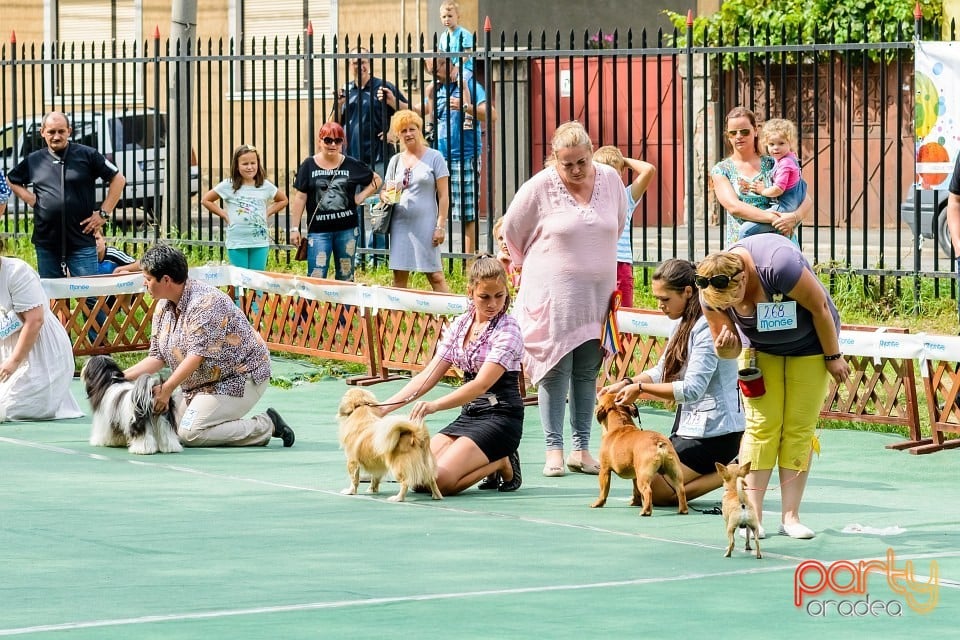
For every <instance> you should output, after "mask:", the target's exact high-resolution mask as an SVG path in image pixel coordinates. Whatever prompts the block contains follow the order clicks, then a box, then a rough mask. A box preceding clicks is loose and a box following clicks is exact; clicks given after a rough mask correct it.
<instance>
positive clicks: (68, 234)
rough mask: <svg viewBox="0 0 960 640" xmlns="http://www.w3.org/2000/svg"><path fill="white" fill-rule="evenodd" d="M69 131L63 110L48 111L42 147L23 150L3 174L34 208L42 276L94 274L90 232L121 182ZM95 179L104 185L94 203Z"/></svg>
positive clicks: (115, 171) (115, 199)
mask: <svg viewBox="0 0 960 640" xmlns="http://www.w3.org/2000/svg"><path fill="white" fill-rule="evenodd" d="M72 133H73V129H71V128H70V122H69V120H68V119H67V116H66V115H65V114H63V113H61V112H59V111H52V112H50V113H48V114H47V115H46V116H44V118H43V122H42V125H41V129H40V135H41V136H42V137H43V139H44V141H46V143H47V147H46V148H45V149H39V150H37V151H34V152H33V153H31V154H30V155H28V156H27V157H26V158H24V159H23V160H22V161H21V162H20V164H18V165H17V166H16V167H14V168H13V170H12V171H10V173H9V174H8V175H7V180H8V181H9V183H10V188H11V189H12V190H13V192H14V193H15V194H16V195H17V197H18V198H20V199H21V200H23V201H24V202H25V203H27V204H28V205H29V206H31V207H33V220H34V224H33V237H32V240H33V244H34V246H35V247H36V248H37V271H38V272H39V273H40V277H41V278H62V277H64V276H66V275H68V274H69V275H71V276H92V275H96V274H97V246H96V240H95V239H94V234H95V233H96V232H97V231H99V230H100V229H102V228H103V226H104V225H105V224H106V222H107V218H108V217H109V216H110V213H111V212H112V211H113V209H114V207H116V206H117V202H119V200H120V196H121V195H123V187H124V185H125V184H126V180H125V179H124V177H123V175H122V174H121V173H120V171H119V169H117V167H116V166H115V165H114V164H113V163H112V162H110V161H109V160H107V159H106V158H104V157H103V155H102V154H101V153H100V152H99V151H97V150H96V149H92V148H90V147H87V146H84V145H82V144H78V143H71V142H70V136H71V134H72ZM97 178H100V179H101V180H103V182H104V183H105V184H107V185H108V188H107V195H106V197H105V198H104V199H103V202H102V203H100V204H99V205H98V204H97V194H96V182H97ZM27 185H32V190H30V189H28V188H27Z"/></svg>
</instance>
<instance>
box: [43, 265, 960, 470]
mask: <svg viewBox="0 0 960 640" xmlns="http://www.w3.org/2000/svg"><path fill="white" fill-rule="evenodd" d="M191 275H192V277H200V278H202V279H203V280H204V281H206V282H208V283H210V284H214V285H216V286H220V287H223V288H224V289H225V290H226V291H228V292H229V294H230V295H233V296H235V298H236V299H238V302H239V304H240V306H241V308H242V309H243V310H244V312H245V313H246V314H247V317H248V318H249V319H250V321H251V323H252V324H253V325H254V326H255V327H257V329H258V331H259V332H260V335H261V336H263V338H264V340H265V341H266V342H267V344H268V346H269V347H270V349H271V350H273V351H276V352H281V353H283V352H286V353H298V354H303V355H308V356H314V357H318V358H326V359H331V360H339V361H344V362H352V363H358V364H362V365H364V366H365V367H366V369H367V371H366V373H365V374H364V375H361V376H357V377H355V378H352V379H351V380H349V381H348V382H350V383H351V384H362V385H366V384H374V383H377V382H382V381H386V380H391V379H396V377H397V376H396V375H395V374H396V373H397V372H407V373H411V374H412V373H416V372H419V371H421V370H422V369H423V368H424V367H425V366H426V365H427V364H428V363H429V361H430V359H431V358H432V357H433V354H434V353H435V351H436V347H437V343H438V342H439V340H440V337H441V335H442V332H443V330H444V329H445V328H446V327H447V325H448V324H449V322H450V320H451V318H452V317H453V316H455V315H457V314H459V313H462V312H463V311H464V310H465V308H466V300H465V299H464V298H463V297H462V296H452V295H449V294H433V293H429V292H424V291H409V290H398V289H391V288H388V287H369V286H365V285H357V284H353V283H344V282H336V281H331V280H321V279H318V278H305V277H299V276H290V275H287V274H273V273H260V272H252V271H248V270H244V269H239V270H238V269H235V268H233V267H229V266H222V267H203V268H199V269H196V270H192V272H191ZM134 277H137V276H134ZM48 282H49V281H45V286H46V285H47V283H48ZM57 282H59V283H60V284H58V285H56V287H57V290H58V291H59V292H60V295H51V307H52V309H53V311H54V313H55V314H56V315H57V316H58V318H59V319H60V321H61V322H62V323H63V325H64V326H65V327H66V328H67V331H68V333H69V335H70V338H71V340H72V341H73V344H74V353H75V354H76V355H92V354H97V353H117V352H123V351H143V350H146V349H147V348H148V347H149V338H150V320H151V317H152V314H153V307H154V305H153V303H152V302H148V299H147V298H146V297H145V296H143V295H142V294H141V293H140V291H142V288H141V289H131V288H129V283H127V285H126V288H125V289H117V290H111V291H109V292H108V293H106V294H105V293H104V292H103V291H96V292H91V291H87V289H90V286H88V285H87V284H86V282H90V280H86V282H84V283H82V284H81V283H80V279H76V280H73V281H72V282H73V284H71V283H70V282H65V281H57ZM141 286H142V283H141ZM94 288H97V287H94ZM74 289H76V292H74ZM99 289H103V287H99ZM131 290H136V291H137V293H132V294H131V293H129V291H131ZM66 292H69V293H66ZM91 293H99V295H91ZM81 294H82V295H83V296H84V297H79V296H80V295H81ZM87 296H90V297H91V298H93V299H95V300H96V302H95V303H94V305H93V307H92V308H88V306H87V305H88V303H87V302H86V300H87ZM618 318H619V321H620V328H621V339H622V343H623V347H624V350H623V352H622V353H620V354H619V355H617V356H615V357H614V358H611V359H610V360H608V361H606V362H605V363H604V364H603V366H602V369H601V371H600V376H599V378H598V386H602V385H605V384H609V383H610V382H613V381H615V380H618V379H621V378H622V377H624V376H628V375H629V376H635V375H636V374H638V373H640V372H641V371H643V370H645V369H647V368H649V367H651V366H652V365H653V364H654V363H656V361H657V360H658V359H659V358H660V357H661V355H662V352H663V348H664V346H665V344H666V340H667V337H666V336H667V335H668V334H669V330H668V325H667V324H665V318H664V316H663V315H662V314H660V313H658V312H655V311H643V310H637V309H621V310H620V314H619V315H618ZM841 348H842V349H843V350H844V352H845V353H846V354H847V361H848V363H849V364H850V367H851V370H852V373H851V376H850V378H849V379H848V380H847V381H846V382H844V383H843V384H841V385H837V384H835V383H831V385H830V388H829V393H828V395H827V398H826V400H825V402H824V406H823V409H822V411H821V414H820V415H821V417H822V418H825V419H836V420H846V421H852V422H868V423H875V424H887V425H896V426H902V427H905V428H906V429H907V431H908V434H909V435H908V440H906V441H904V442H900V443H896V444H892V445H889V447H888V448H894V449H905V450H908V451H910V452H911V453H930V452H932V451H939V450H941V449H946V448H953V447H958V446H960V440H958V439H952V440H947V439H946V437H945V434H947V433H960V407H958V397H960V364H958V361H960V357H956V358H952V357H948V356H949V355H952V353H953V352H954V351H955V352H957V353H960V338H943V339H942V340H941V339H937V340H935V341H931V339H930V338H923V337H921V336H912V335H909V334H908V333H907V332H906V331H905V330H902V329H890V328H883V329H879V328H875V327H859V326H844V327H843V331H842V333H841ZM946 351H950V352H951V353H950V354H947V353H945V352H946ZM930 353H933V354H934V356H930V355H929V354H930ZM924 358H927V359H926V360H924ZM915 359H921V360H923V362H924V364H923V366H924V367H925V369H924V372H925V374H926V375H925V376H924V391H925V395H926V397H927V409H928V412H929V414H930V422H931V427H932V431H933V434H932V437H931V438H924V437H922V435H921V432H920V418H919V409H918V401H917V387H916V376H915V365H914V360H915ZM521 392H522V393H524V395H525V396H526V400H527V402H528V403H530V402H535V401H536V398H535V396H529V395H527V394H526V389H525V388H522V389H521Z"/></svg>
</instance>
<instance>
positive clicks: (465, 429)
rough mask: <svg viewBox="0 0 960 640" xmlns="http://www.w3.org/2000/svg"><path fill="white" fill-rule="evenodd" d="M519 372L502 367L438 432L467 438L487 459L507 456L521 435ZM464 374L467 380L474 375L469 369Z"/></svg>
mask: <svg viewBox="0 0 960 640" xmlns="http://www.w3.org/2000/svg"><path fill="white" fill-rule="evenodd" d="M518 373H519V372H517V371H505V372H504V373H503V375H502V376H500V379H499V380H497V382H496V383H494V385H493V386H492V387H490V390H489V391H488V392H487V393H486V394H484V395H482V396H480V397H479V398H477V399H476V400H474V401H472V402H470V403H468V404H466V405H464V406H463V407H462V408H461V409H460V415H459V416H457V419H456V420H454V421H453V422H451V423H450V424H449V425H447V426H446V427H445V428H444V429H442V430H441V431H440V433H442V434H444V435H446V436H450V437H454V438H469V439H470V440H472V441H473V442H474V443H476V445H477V446H478V447H480V450H481V451H483V453H484V455H485V456H487V461H488V462H493V461H494V460H499V459H501V458H506V457H507V456H509V455H510V454H511V453H513V452H514V451H516V450H517V447H519V446H520V438H521V437H522V436H523V413H524V412H523V401H522V399H521V398H520V387H519V384H518V380H519V375H518ZM466 377H467V381H468V382H469V381H470V380H472V379H473V375H471V374H469V373H467V374H466ZM491 398H495V401H491Z"/></svg>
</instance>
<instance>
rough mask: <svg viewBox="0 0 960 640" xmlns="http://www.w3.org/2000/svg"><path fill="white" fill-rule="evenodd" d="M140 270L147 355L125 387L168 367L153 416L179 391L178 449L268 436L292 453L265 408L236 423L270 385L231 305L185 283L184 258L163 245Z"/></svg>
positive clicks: (259, 342)
mask: <svg viewBox="0 0 960 640" xmlns="http://www.w3.org/2000/svg"><path fill="white" fill-rule="evenodd" d="M140 264H141V266H142V267H143V280H144V284H145V285H146V287H147V291H149V292H150V295H151V296H153V298H154V299H156V300H157V307H156V310H155V311H154V314H153V325H152V329H151V335H150V354H149V355H148V356H147V357H146V358H144V359H143V360H141V361H140V362H138V363H137V364H135V365H133V366H132V367H130V368H129V369H127V370H126V371H124V375H125V376H126V378H127V380H135V379H136V378H138V377H140V376H141V375H143V374H144V373H151V374H152V373H157V372H158V371H160V369H162V368H163V367H164V366H167V367H170V369H171V371H172V373H171V374H170V377H169V378H168V379H167V380H166V381H165V382H164V383H163V384H162V385H159V386H157V387H154V390H153V393H154V410H156V411H157V412H160V411H164V410H166V408H167V405H168V404H169V403H170V402H171V397H172V396H173V392H174V390H175V389H176V388H177V387H181V385H182V387H181V391H182V392H183V394H182V397H176V398H173V402H174V403H175V406H174V412H175V413H176V415H177V422H178V428H177V432H178V434H179V436H180V440H181V441H182V442H183V444H184V445H185V446H188V447H217V446H231V447H244V446H260V445H265V444H267V443H268V442H269V441H270V438H271V437H273V438H282V439H283V446H285V447H290V446H293V441H294V437H295V436H294V433H293V430H292V429H291V428H290V427H289V426H287V423H286V422H284V421H283V418H281V417H280V414H278V413H277V412H276V411H274V410H273V409H267V411H266V412H265V413H261V414H259V415H256V416H252V417H250V418H244V416H245V415H246V414H247V412H248V411H250V409H252V408H253V406H254V405H255V404H257V401H259V400H260V398H261V397H262V396H263V393H264V391H266V389H267V387H268V386H269V384H270V352H269V351H268V350H267V345H266V344H265V343H264V342H263V339H262V338H261V337H260V335H259V334H257V333H256V332H255V331H254V330H253V328H252V327H251V326H250V323H249V322H248V321H247V319H246V317H245V316H244V315H243V313H242V312H241V311H240V309H239V308H237V306H236V305H234V303H233V300H231V299H230V297H229V296H228V295H227V294H225V293H224V292H222V291H220V290H219V289H216V288H214V287H212V286H210V285H208V284H206V283H204V282H200V281H197V280H190V279H188V278H187V276H188V267H187V259H186V257H185V256H184V255H183V254H182V253H181V252H180V251H178V250H177V249H174V248H173V247H171V246H169V245H165V244H157V245H154V246H152V247H150V248H149V249H147V251H146V252H145V253H144V254H143V257H142V258H141V259H140Z"/></svg>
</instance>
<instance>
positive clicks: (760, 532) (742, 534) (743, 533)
mask: <svg viewBox="0 0 960 640" xmlns="http://www.w3.org/2000/svg"><path fill="white" fill-rule="evenodd" d="M737 535H738V536H740V537H741V538H746V537H747V528H746V527H740V530H739V531H737ZM757 537H758V538H760V539H761V540H763V539H764V538H766V537H767V532H766V531H764V530H763V525H762V524H761V525H757Z"/></svg>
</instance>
